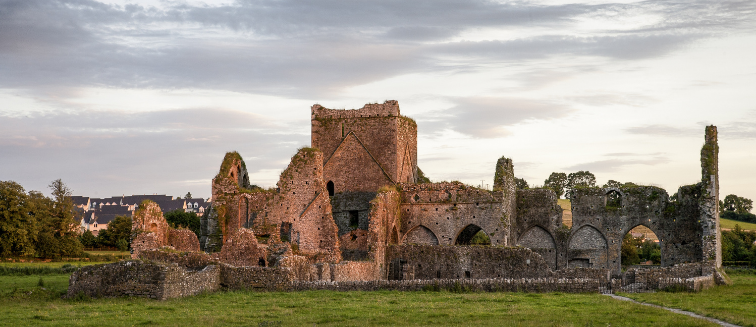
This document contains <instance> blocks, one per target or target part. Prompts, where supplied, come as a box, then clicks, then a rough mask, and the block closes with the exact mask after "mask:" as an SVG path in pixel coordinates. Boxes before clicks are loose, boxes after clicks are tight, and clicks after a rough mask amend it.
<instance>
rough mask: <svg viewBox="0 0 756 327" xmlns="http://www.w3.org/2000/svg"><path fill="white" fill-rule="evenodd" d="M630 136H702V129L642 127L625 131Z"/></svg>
mask: <svg viewBox="0 0 756 327" xmlns="http://www.w3.org/2000/svg"><path fill="white" fill-rule="evenodd" d="M625 131H626V132H628V133H630V134H639V135H662V136H684V137H687V136H693V135H702V133H703V128H679V127H674V126H669V125H658V124H655V125H644V126H636V127H630V128H627V129H625Z"/></svg>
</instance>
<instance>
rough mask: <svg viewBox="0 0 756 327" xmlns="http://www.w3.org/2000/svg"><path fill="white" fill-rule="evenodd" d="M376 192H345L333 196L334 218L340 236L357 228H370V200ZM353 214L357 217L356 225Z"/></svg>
mask: <svg viewBox="0 0 756 327" xmlns="http://www.w3.org/2000/svg"><path fill="white" fill-rule="evenodd" d="M376 194H377V193H376V192H343V193H336V194H334V196H332V197H331V208H333V220H334V222H335V223H336V226H337V227H338V229H339V236H342V235H344V234H347V233H349V232H351V231H354V230H357V229H362V230H367V229H368V224H369V222H368V215H369V214H370V201H371V200H373V198H375V195H376ZM355 214H356V215H355ZM352 216H356V218H357V224H356V225H354V224H353V221H352V220H353V217H352Z"/></svg>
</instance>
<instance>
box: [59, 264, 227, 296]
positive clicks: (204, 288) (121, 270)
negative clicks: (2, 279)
mask: <svg viewBox="0 0 756 327" xmlns="http://www.w3.org/2000/svg"><path fill="white" fill-rule="evenodd" d="M219 287H220V269H219V267H218V266H214V265H213V266H207V267H205V268H203V269H201V270H190V269H187V268H184V267H181V266H179V265H178V264H158V263H146V262H142V261H139V260H132V261H121V262H117V263H112V264H105V265H93V266H86V267H82V268H80V269H79V270H77V271H75V272H74V273H73V274H72V275H71V278H70V280H69V286H68V293H67V295H66V296H67V297H69V298H70V297H74V296H77V295H78V294H80V293H81V294H85V295H88V296H91V297H120V296H138V297H147V298H152V299H157V300H165V299H170V298H178V297H185V296H191V295H196V294H199V293H202V292H212V291H217V290H218V288H219Z"/></svg>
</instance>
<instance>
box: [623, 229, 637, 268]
mask: <svg viewBox="0 0 756 327" xmlns="http://www.w3.org/2000/svg"><path fill="white" fill-rule="evenodd" d="M621 260H622V264H623V265H626V266H627V265H637V264H639V263H640V257H639V256H638V241H637V240H636V239H635V238H634V237H633V236H632V235H630V233H628V234H625V237H624V238H623V239H622V258H621Z"/></svg>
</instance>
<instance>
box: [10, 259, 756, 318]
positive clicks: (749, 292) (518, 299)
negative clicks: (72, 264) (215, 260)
mask: <svg viewBox="0 0 756 327" xmlns="http://www.w3.org/2000/svg"><path fill="white" fill-rule="evenodd" d="M728 273H730V275H731V276H733V280H734V282H735V284H734V286H729V287H727V286H719V287H715V288H712V289H710V290H706V291H703V292H701V293H664V292H660V293H643V294H627V296H629V297H633V298H636V299H638V300H643V301H646V302H654V303H658V304H663V305H668V306H672V307H680V308H683V309H687V310H690V311H694V312H698V313H700V314H704V315H709V316H712V317H716V318H718V319H722V320H725V321H728V322H731V323H736V324H740V325H743V326H749V325H753V324H756V312H754V311H753V310H752V308H753V307H752V306H753V300H754V299H753V294H754V292H756V275H754V274H746V273H743V274H739V273H733V272H730V271H728ZM68 278H69V274H53V275H27V276H0V316H2V317H3V323H4V324H8V325H17V326H26V325H35V326H38V325H48V326H57V325H86V326H111V325H117V326H123V325H169V326H181V325H203V326H221V325H244V326H249V325H251V326H311V325H317V326H344V325H346V326H366V325H367V326H373V325H391V326H393V325H398V326H418V325H422V326H427V325H440V326H461V325H465V326H467V325H476V326H502V325H505V326H506V325H512V326H525V325H527V326H531V325H533V326H607V325H611V326H650V325H661V326H681V325H682V326H715V325H714V324H712V323H709V322H706V321H703V320H700V319H695V318H691V317H687V316H683V315H679V314H675V313H672V312H669V311H666V310H662V309H656V308H651V307H646V306H642V305H638V304H634V303H630V302H624V301H617V300H614V299H612V298H610V297H608V296H604V295H600V294H565V293H545V294H537V293H471V292H466V291H465V290H464V289H459V290H452V291H432V290H429V291H426V292H396V291H378V292H334V291H308V292H261V293H257V292H247V291H238V292H219V293H213V294H204V295H199V296H194V297H188V298H182V299H173V300H167V301H155V300H149V299H143V298H116V299H91V298H88V297H85V296H82V297H78V298H75V299H70V300H63V299H60V296H61V295H62V294H63V293H64V292H65V291H66V289H67V287H68ZM40 285H42V286H40Z"/></svg>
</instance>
